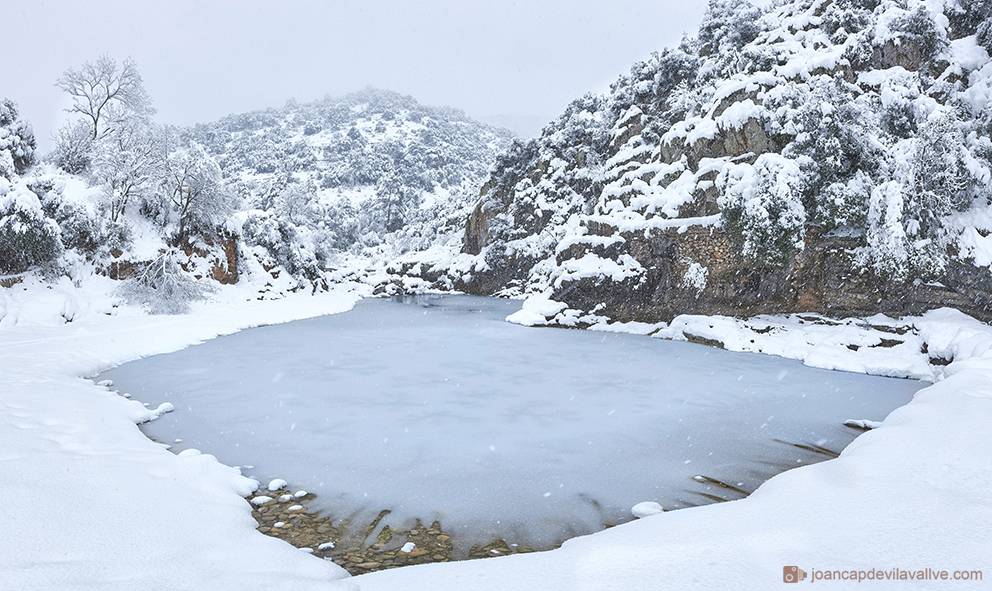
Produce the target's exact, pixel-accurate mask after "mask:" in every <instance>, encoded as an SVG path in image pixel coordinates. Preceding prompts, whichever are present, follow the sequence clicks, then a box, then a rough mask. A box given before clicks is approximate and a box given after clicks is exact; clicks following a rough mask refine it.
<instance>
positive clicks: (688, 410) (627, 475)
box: [100, 296, 921, 548]
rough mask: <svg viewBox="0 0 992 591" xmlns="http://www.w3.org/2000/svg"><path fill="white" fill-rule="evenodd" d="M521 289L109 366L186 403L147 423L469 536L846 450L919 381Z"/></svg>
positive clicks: (549, 534)
mask: <svg viewBox="0 0 992 591" xmlns="http://www.w3.org/2000/svg"><path fill="white" fill-rule="evenodd" d="M518 308H519V302H513V301H506V300H491V299H482V298H472V297H468V296H444V297H436V298H427V299H420V300H418V301H416V302H413V303H407V304H400V303H396V302H390V301H385V300H366V301H362V302H360V303H359V304H358V305H357V306H356V308H355V309H354V310H352V311H350V312H347V313H344V314H338V315H333V316H325V317H320V318H314V319H310V320H302V321H298V322H293V323H289V324H283V325H277V326H269V327H263V328H258V329H253V330H248V331H244V332H241V333H238V334H235V335H232V336H227V337H220V338H217V339H214V340H212V341H209V342H207V343H205V344H202V345H198V346H194V347H190V348H188V349H185V350H182V351H179V352H176V353H172V354H168V355H162V356H156V357H149V358H146V359H143V360H140V361H136V362H132V363H129V364H126V365H123V366H120V367H118V368H116V369H114V370H112V371H110V372H107V373H105V374H104V375H103V376H101V378H100V379H105V378H109V379H113V380H114V382H115V388H120V389H121V391H124V392H129V393H131V394H132V395H133V397H134V398H136V399H139V400H142V401H145V402H149V403H151V404H152V406H157V405H158V404H159V403H162V402H170V403H172V404H173V405H174V406H175V408H176V410H175V412H173V413H171V414H168V415H165V416H163V417H162V418H160V419H159V420H157V421H155V422H153V423H150V424H149V425H147V426H146V432H147V433H148V434H150V435H151V436H152V437H154V438H156V439H157V440H159V441H163V442H169V443H172V442H174V441H175V440H176V439H181V440H182V442H181V443H174V444H173V449H174V450H175V451H180V450H182V449H185V448H196V449H200V450H202V451H204V452H207V453H211V454H214V455H216V456H217V457H218V458H219V459H220V460H221V461H222V462H224V463H227V464H231V465H240V466H252V467H251V468H245V469H244V472H245V473H246V474H248V475H251V476H254V477H256V478H258V479H259V480H262V481H263V482H264V481H267V480H268V479H269V478H273V477H281V478H285V479H287V480H289V481H290V482H291V484H292V485H293V486H296V487H299V488H305V489H307V490H310V491H311V492H315V493H317V495H318V500H319V501H320V502H321V503H322V506H323V507H324V508H325V509H327V510H328V511H329V512H330V513H332V514H334V515H337V516H341V517H346V516H352V515H354V516H355V517H356V520H357V521H358V522H362V521H365V522H367V521H371V519H372V517H374V516H375V515H376V514H378V512H379V511H380V510H383V509H389V510H391V511H392V513H391V514H390V515H389V516H388V517H387V518H386V520H385V521H384V522H383V523H384V524H386V523H392V524H408V523H409V522H410V521H411V520H412V519H414V518H420V519H421V520H423V521H425V522H429V521H432V520H434V519H440V520H441V522H442V524H443V526H444V528H445V530H447V531H450V532H453V533H454V534H455V536H456V540H457V541H459V542H460V543H461V546H462V547H463V548H467V546H468V545H469V544H471V543H474V542H480V541H481V542H487V541H489V540H491V539H493V538H495V537H502V538H503V539H505V540H506V541H507V542H509V543H511V544H513V543H519V544H521V545H528V546H534V547H547V546H550V545H552V544H554V543H556V542H559V541H561V540H562V539H564V538H565V537H569V536H572V535H576V534H580V533H587V532H591V531H595V530H598V529H602V528H603V526H604V524H605V523H609V522H617V521H621V520H624V519H627V518H628V516H629V509H630V507H631V506H632V505H634V504H635V503H638V502H641V501H657V502H660V503H661V504H662V505H664V506H665V507H666V508H677V507H682V506H687V505H690V504H700V503H704V502H709V499H708V497H706V496H705V495H715V496H722V497H725V498H734V495H735V493H733V491H729V490H726V489H723V488H720V487H715V486H713V485H712V484H706V483H705V482H703V483H700V482H698V481H697V480H694V479H693V477H695V476H705V477H708V478H713V479H716V480H720V481H723V482H727V483H730V484H731V485H733V486H735V487H738V488H740V489H743V490H747V491H750V490H753V489H754V488H755V487H757V485H758V484H760V482H761V481H763V480H764V479H765V478H767V477H768V476H770V475H771V474H774V473H776V472H778V471H780V470H781V469H783V468H784V467H786V466H791V465H796V466H798V465H802V464H804V463H809V462H813V461H816V460H817V459H823V458H824V457H825V456H822V455H820V454H817V453H814V452H811V451H809V450H806V449H801V448H799V447H796V446H795V445H794V444H799V445H804V446H808V447H814V446H818V447H822V448H825V449H829V450H834V451H840V449H842V448H843V447H844V446H846V445H847V443H849V442H850V441H851V440H852V439H853V437H854V436H855V435H856V432H854V431H853V430H851V429H850V428H847V427H844V426H843V425H842V423H843V421H844V420H846V419H869V420H880V419H882V418H884V417H885V416H886V415H887V414H888V412H889V411H891V410H892V409H894V408H895V407H897V406H900V405H902V404H904V403H906V402H908V401H909V399H910V398H911V396H912V394H913V393H914V392H915V391H916V390H918V389H919V388H920V387H921V384H920V383H918V382H913V381H908V380H895V379H886V378H877V377H869V376H864V375H856V374H848V373H840V372H830V371H825V370H818V369H812V368H809V367H805V366H803V365H802V364H801V363H800V362H797V361H790V360H785V359H780V358H775V357H767V356H760V355H754V354H742V353H731V352H727V351H722V350H718V349H713V348H708V347H703V346H700V345H694V344H691V343H681V342H669V341H660V340H657V339H650V338H645V337H638V336H634V335H623V334H604V333H596V332H587V331H565V330H550V329H534V328H524V327H520V326H516V325H513V324H509V323H506V322H504V321H503V318H505V317H506V316H507V315H508V314H510V313H512V312H514V311H515V310H516V309H518Z"/></svg>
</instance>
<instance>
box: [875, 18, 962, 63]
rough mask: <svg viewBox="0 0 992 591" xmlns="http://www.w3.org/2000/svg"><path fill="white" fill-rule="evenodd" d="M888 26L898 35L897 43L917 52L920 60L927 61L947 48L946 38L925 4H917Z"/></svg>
mask: <svg viewBox="0 0 992 591" xmlns="http://www.w3.org/2000/svg"><path fill="white" fill-rule="evenodd" d="M889 28H890V29H891V30H892V31H893V32H894V33H896V34H897V35H898V39H899V45H901V46H904V47H905V46H909V47H912V48H913V49H915V50H916V51H918V52H919V57H920V59H921V60H922V62H929V61H930V60H932V59H934V58H935V57H937V55H939V54H940V53H941V52H943V51H944V50H946V49H947V46H948V44H947V38H946V37H945V36H944V35H943V34H942V33H941V31H940V30H939V29H938V27H937V23H935V22H934V20H933V15H932V13H931V12H930V10H929V9H928V8H927V7H926V6H923V5H920V6H917V7H916V9H915V10H913V11H912V12H909V13H907V14H905V15H903V16H901V17H899V18H897V19H895V20H893V21H892V23H891V24H890V25H889Z"/></svg>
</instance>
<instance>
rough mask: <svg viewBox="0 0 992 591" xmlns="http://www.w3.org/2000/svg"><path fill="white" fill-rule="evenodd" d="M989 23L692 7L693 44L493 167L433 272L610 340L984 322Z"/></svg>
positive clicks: (724, 0) (571, 113) (962, 12)
mask: <svg viewBox="0 0 992 591" xmlns="http://www.w3.org/2000/svg"><path fill="white" fill-rule="evenodd" d="M989 16H990V14H989V8H988V7H987V5H986V3H983V2H970V1H963V0H962V1H960V2H956V1H951V0H948V2H946V5H945V3H941V2H924V1H922V0H904V1H899V2H896V1H890V0H886V1H880V0H867V1H861V0H858V1H854V0H802V1H798V2H789V3H777V5H776V6H774V7H772V8H768V9H761V8H757V7H754V6H751V5H750V4H749V3H747V2H741V1H736V0H720V1H716V2H712V3H711V4H710V7H709V10H708V11H707V15H706V19H705V21H704V23H703V24H702V26H701V28H700V31H699V34H698V36H697V37H695V38H689V37H687V38H685V39H684V40H683V42H682V43H681V45H680V46H678V47H676V48H672V49H668V50H665V51H663V52H661V53H658V54H655V55H653V56H652V57H651V58H650V59H648V60H647V61H645V62H642V63H639V64H636V65H635V66H634V67H633V68H631V71H630V73H629V74H627V75H624V76H622V77H620V79H619V80H617V81H616V83H614V85H613V86H612V88H611V90H610V92H608V93H606V94H604V95H589V96H585V97H583V98H581V99H578V100H576V101H575V102H574V103H573V104H572V105H571V106H570V107H569V108H568V110H567V111H566V112H565V113H564V114H562V115H561V116H560V117H559V118H558V119H557V120H555V121H554V122H552V123H551V124H549V125H548V126H547V127H546V128H545V130H544V134H543V135H542V136H541V138H539V139H538V140H536V141H532V142H528V143H516V144H514V146H513V147H511V149H510V150H509V151H507V152H506V153H504V154H502V155H501V156H500V157H499V159H498V161H497V166H496V168H495V169H494V172H493V174H492V175H491V176H490V177H489V179H488V180H487V182H486V184H485V185H484V187H483V195H482V200H481V202H480V203H479V204H478V206H477V207H476V208H475V210H474V212H473V214H472V216H471V217H470V219H469V220H468V226H467V230H466V233H465V239H464V246H463V253H464V255H463V256H462V257H460V258H458V259H457V260H455V261H451V260H449V261H447V262H443V261H440V260H438V261H432V263H433V264H434V266H435V267H437V268H438V269H440V268H442V267H444V268H446V269H447V270H448V273H449V275H450V277H451V278H452V279H453V281H454V282H455V284H456V285H460V286H462V287H463V288H464V289H467V290H469V291H472V292H475V293H510V294H513V293H517V294H519V293H534V292H544V291H546V290H547V291H548V293H549V294H551V295H553V296H554V297H555V298H556V299H558V300H560V301H563V302H566V303H568V304H569V306H570V307H572V308H576V309H580V310H584V311H587V312H589V311H592V310H594V309H595V310H598V311H599V312H601V313H603V314H606V315H609V316H611V317H615V318H617V319H621V320H643V321H658V320H669V319H670V318H671V317H672V316H674V315H676V314H678V313H685V312H699V313H721V312H722V313H732V314H753V313H757V312H782V311H809V310H818V311H831V312H833V313H843V314H864V313H868V314H870V313H874V312H877V311H888V312H890V313H919V312H921V311H923V310H926V309H929V308H932V307H935V306H939V305H954V306H956V307H959V308H961V309H965V310H967V311H968V312H969V313H971V314H978V315H983V314H986V312H985V310H986V309H987V307H988V306H989V304H990V303H992V291H990V290H989V285H992V274H990V273H989V263H990V262H992V258H990V257H989V254H988V253H989V249H988V246H989V245H988V244H987V239H986V237H985V236H986V235H987V234H988V233H989V232H990V231H992V221H990V220H992V215H990V206H989V203H990V197H992V192H990V181H992V172H990V171H992V143H990V140H989V138H988V126H989V124H990V121H992V107H990V105H989V101H988V98H989V96H990V93H989V88H990V84H992V64H990V62H989V57H988V44H989V36H988V34H987V33H988V27H987V23H988V21H987V19H988V17H989ZM465 255H471V258H469V257H467V256H465ZM421 270H422V269H421ZM425 276H426V274H425Z"/></svg>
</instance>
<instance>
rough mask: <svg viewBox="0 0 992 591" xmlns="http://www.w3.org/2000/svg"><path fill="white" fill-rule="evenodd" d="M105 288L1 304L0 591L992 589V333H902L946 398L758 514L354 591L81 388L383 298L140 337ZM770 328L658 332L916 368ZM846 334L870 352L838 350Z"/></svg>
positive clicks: (945, 316) (321, 300)
mask: <svg viewBox="0 0 992 591" xmlns="http://www.w3.org/2000/svg"><path fill="white" fill-rule="evenodd" d="M91 281H92V282H93V285H84V286H83V287H82V288H78V287H74V286H72V285H71V284H70V283H68V281H66V282H64V283H58V284H54V285H51V284H44V283H41V282H34V281H31V280H29V281H26V282H25V283H22V284H18V285H15V286H13V287H12V288H9V289H4V290H2V291H0V317H2V318H0V468H2V475H3V479H4V486H3V487H2V489H0V491H2V492H0V507H2V509H0V532H2V535H0V588H4V589H6V588H10V589H193V588H196V589H252V588H259V589H262V588H264V589H310V588H314V589H317V588H323V589H334V588H349V589H363V590H373V589H433V590H437V589H441V590H444V589H459V590H460V589H597V590H598V589H658V588H662V589H664V588H672V589H690V588H691V589H701V588H712V589H727V588H734V589H765V588H771V587H774V586H778V585H780V584H781V582H782V576H783V567H785V566H798V567H799V568H801V569H803V570H804V571H806V572H807V573H809V574H810V577H813V576H815V575H816V574H817V571H845V574H846V573H847V572H849V571H864V572H865V574H868V572H869V571H870V572H871V574H872V575H875V574H876V572H877V571H881V572H882V574H883V576H884V574H885V573H890V574H891V571H892V569H901V570H902V571H905V575H906V577H907V578H908V577H909V575H910V574H912V575H913V576H914V577H915V576H916V574H917V571H922V570H924V569H928V568H929V569H933V570H936V571H938V572H939V571H941V570H946V571H947V572H948V577H949V578H952V577H953V576H954V574H955V571H983V573H982V574H983V575H984V576H988V575H989V573H992V565H990V557H992V500H990V499H992V494H990V491H992V462H990V461H989V458H990V457H992V439H990V438H989V436H988V426H989V425H990V424H992V328H990V327H988V326H987V325H984V324H982V323H979V322H977V321H975V320H973V319H971V318H968V317H967V316H964V315H962V314H960V313H958V312H955V311H951V310H939V311H934V312H930V313H928V314H926V315H924V316H923V317H921V318H915V319H909V320H904V321H903V323H909V324H912V325H913V326H914V327H915V329H916V332H917V334H913V335H912V338H913V339H918V341H914V342H919V343H926V345H927V347H928V353H927V354H928V356H930V357H941V358H945V359H949V358H953V362H952V363H951V364H950V365H948V366H946V367H937V368H935V369H934V368H931V369H930V372H931V375H932V377H933V379H934V380H935V381H936V383H935V384H934V385H933V386H932V387H929V388H926V389H924V390H921V391H920V392H919V393H917V395H916V396H915V398H914V399H913V401H912V402H911V403H909V404H908V405H906V406H904V407H902V408H899V409H897V410H896V411H894V412H893V413H892V414H890V415H889V416H888V417H887V418H886V419H885V420H884V421H883V422H882V424H881V426H880V427H879V428H877V429H875V430H873V431H870V432H868V433H865V434H864V435H862V436H861V437H859V438H858V439H857V440H856V441H855V442H854V443H853V444H851V445H850V446H849V447H848V448H847V449H846V450H845V451H844V453H843V454H842V455H841V457H840V458H839V459H837V460H832V461H827V462H823V463H820V464H816V465H813V466H808V467H804V468H800V469H796V470H792V471H789V472H786V473H784V474H782V475H780V476H777V477H775V478H773V479H771V480H770V481H768V482H767V483H765V484H764V485H763V486H761V487H760V488H759V489H758V491H757V492H755V493H754V494H752V495H751V496H750V497H748V498H746V499H744V500H740V501H734V502H730V503H722V504H717V505H709V506H705V507H699V508H693V509H685V510H680V511H674V512H669V513H661V514H656V515H649V516H646V517H644V518H642V519H639V520H637V521H635V522H632V523H629V524H625V525H621V526H618V527H616V528H613V529H610V530H607V531H604V532H601V533H597V534H593V535H590V536H585V537H580V538H575V539H573V540H570V541H568V542H566V543H565V545H564V546H563V547H562V548H561V549H558V550H554V551H551V552H544V553H537V554H528V555H516V556H510V557H503V558H496V559H489V560H483V561H471V562H460V563H451V564H434V565H426V566H417V567H408V568H403V569H396V570H390V571H381V572H377V573H372V574H368V575H362V576H360V577H355V578H345V577H346V575H345V573H344V572H343V571H342V570H341V569H340V568H338V567H336V566H335V565H333V564H331V563H329V562H327V561H323V560H320V559H317V558H314V557H313V556H310V555H308V554H305V553H303V552H300V551H298V550H295V549H294V548H292V547H291V546H289V545H288V544H285V543H283V542H281V541H278V540H276V539H273V538H268V537H266V536H264V535H262V534H260V533H258V532H257V531H255V529H254V528H255V522H254V520H253V519H252V517H251V514H250V508H249V505H248V503H246V502H245V501H244V500H243V498H242V497H243V496H244V495H247V494H248V493H249V492H250V491H251V490H252V489H253V488H254V487H255V486H256V483H254V482H253V481H250V480H248V479H246V478H244V477H242V476H240V475H239V474H238V473H237V471H235V470H234V469H232V468H228V467H225V466H223V465H221V464H219V463H217V462H216V461H215V460H214V459H213V458H212V457H210V456H208V455H195V454H183V455H179V456H177V455H173V454H172V453H170V452H168V451H166V450H165V449H164V448H163V447H162V446H160V445H158V444H156V443H153V442H151V441H149V440H148V439H146V438H145V437H144V436H143V435H142V434H141V433H140V431H139V430H138V429H137V427H136V426H135V423H136V422H138V421H141V420H147V419H149V418H151V417H152V416H154V414H155V412H156V411H155V410H154V409H148V408H145V407H144V406H142V405H141V404H140V403H138V402H134V401H130V400H127V399H125V398H123V397H121V396H119V395H117V394H115V393H112V392H110V391H109V390H107V389H106V388H105V387H102V386H98V385H96V384H94V383H93V382H92V381H90V380H86V379H83V378H82V377H81V376H91V375H94V374H96V373H97V372H98V371H99V370H101V369H104V368H107V367H110V366H112V365H115V364H118V363H122V362H125V361H127V360H130V359H134V358H137V357H139V356H143V355H150V354H154V353H161V352H167V351H172V350H176V349H179V348H182V347H185V346H187V345H189V344H192V343H196V342H199V341H202V340H204V339H207V338H211V337H213V336H216V335H219V334H226V333H230V332H233V331H235V330H239V329H242V328H246V327H249V326H256V325H259V324H265V323H274V322H282V321H286V320H290V319H295V318H304V317H310V316H314V315H317V314H327V313H333V312H340V311H343V310H346V309H349V308H350V307H351V306H352V305H353V303H354V302H355V300H356V299H357V298H358V297H359V296H360V295H363V294H365V293H367V289H366V288H362V287H358V286H356V287H348V286H339V287H337V288H335V289H334V290H333V291H332V292H330V293H327V294H323V295H318V296H309V295H302V294H298V295H291V296H289V297H287V298H285V299H281V300H276V301H264V302H262V301H257V300H255V299H254V298H253V295H254V292H252V291H250V290H248V289H244V288H239V287H236V286H235V287H225V288H223V289H222V290H221V292H219V293H218V294H215V297H214V301H212V302H208V303H201V304H196V305H195V306H194V312H193V313H192V314H191V315H188V316H146V315H143V314H141V313H138V312H136V311H134V310H130V309H127V308H120V309H116V310H115V309H112V308H111V301H110V299H109V298H105V297H101V296H99V294H100V293H105V292H106V291H107V286H104V285H99V282H100V280H99V279H98V278H93V279H92V280H91ZM115 311H116V314H114V315H109V314H107V313H108V312H110V313H112V314H113V313H114V312H115ZM67 319H71V320H72V321H71V322H66V320H67ZM763 322H766V324H768V326H772V325H773V324H775V323H776V322H777V323H778V324H777V325H775V326H772V328H771V329H768V326H764V325H762V326H758V325H756V324H752V325H751V326H750V327H748V326H747V325H745V324H743V323H740V322H737V321H733V320H730V319H714V321H712V322H706V321H705V320H703V319H699V318H698V317H696V318H683V319H681V320H678V319H677V322H673V323H672V326H671V327H655V329H658V328H661V329H662V330H668V331H673V334H671V335H669V336H675V337H677V336H678V334H674V330H675V329H676V328H677V329H678V330H679V331H680V332H681V333H682V334H685V333H687V332H693V334H698V331H699V330H700V329H699V328H698V327H699V326H703V325H705V326H706V327H707V330H711V331H714V332H713V333H711V334H709V335H704V336H707V338H717V337H719V340H721V341H722V342H724V343H725V344H726V345H727V346H728V348H734V345H733V343H735V342H738V341H736V340H735V339H736V338H738V337H741V335H746V336H747V338H746V339H743V341H741V342H745V343H749V345H750V341H751V339H754V341H755V343H754V346H755V347H760V348H761V349H762V350H763V351H765V352H773V351H783V350H787V351H788V352H789V353H790V356H794V357H799V358H805V359H806V361H807V363H809V364H811V365H817V364H818V361H817V355H816V354H814V353H817V352H818V351H819V353H820V354H821V356H820V358H821V359H828V360H831V362H836V361H837V360H838V359H847V360H848V361H845V362H844V363H853V361H851V360H857V359H862V360H863V364H862V365H863V367H864V368H870V369H871V370H872V371H873V372H878V373H889V374H890V375H900V374H902V375H907V374H908V373H913V372H914V371H915V370H916V369H919V368H921V366H920V365H919V363H918V362H919V361H920V359H919V353H918V351H919V349H916V351H911V350H910V347H909V346H906V347H904V348H903V349H900V347H902V345H898V346H894V347H889V348H887V349H886V350H887V351H889V353H886V354H885V355H880V354H879V353H878V351H879V350H880V349H878V348H876V347H871V346H870V345H865V343H867V342H868V341H870V340H871V338H870V336H865V335H864V334H861V333H857V327H852V326H851V325H849V324H841V325H837V326H833V327H830V326H828V325H824V324H799V323H798V321H795V320H794V319H791V318H785V319H779V320H778V321H776V320H775V319H774V318H765V319H763ZM680 323H681V324H680ZM881 323H882V321H881V319H872V324H873V325H876V326H877V325H881ZM690 324H692V325H694V326H697V328H695V329H693V330H692V331H690V330H689V328H688V327H689V325H690ZM711 325H712V326H711ZM683 326H684V327H687V328H686V329H685V330H683V329H682V328H680V327H683ZM673 327H674V328H673ZM720 327H722V328H720ZM604 328H608V327H604ZM614 328H615V329H623V328H624V327H614ZM629 328H631V329H632V330H635V329H644V327H629ZM755 328H757V330H753V329H755ZM866 330H867V329H866ZM652 331H653V330H652ZM652 331H645V332H652ZM844 331H847V332H848V333H851V334H852V335H853V337H852V338H853V339H854V340H855V341H857V342H853V343H852V344H861V345H862V346H861V347H860V348H859V349H858V351H852V350H850V349H848V348H847V347H845V346H843V345H844V342H845V339H846V338H848V337H847V336H845V335H844V334H843V333H844ZM907 340H908V337H907ZM802 343H806V345H807V346H805V347H803V346H800V345H801V344H802ZM841 349H844V350H846V351H848V353H843V351H841ZM824 353H829V354H824ZM903 353H904V354H903ZM885 356H888V357H885ZM883 357H884V359H883ZM886 364H888V365H890V366H892V367H891V368H890V370H889V371H886V368H885V365H886ZM162 410H166V409H162ZM852 418H856V419H858V418H864V417H852ZM873 569H874V570H873ZM928 572H929V571H928ZM838 575H840V573H838ZM855 576H857V574H855ZM845 578H846V577H845ZM337 579H344V580H340V581H337V582H335V581H336V580H337ZM808 580H809V579H807V581H808ZM817 582H821V581H817ZM875 584H876V585H878V587H879V588H920V587H923V586H925V588H984V587H986V586H988V585H989V583H988V581H987V580H984V581H977V582H976V581H969V582H961V581H950V580H949V581H948V582H947V583H944V584H941V583H939V582H932V581H930V582H927V583H925V585H920V584H919V583H918V582H916V581H915V580H914V581H892V580H888V581H884V580H883V581H882V582H878V581H875Z"/></svg>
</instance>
